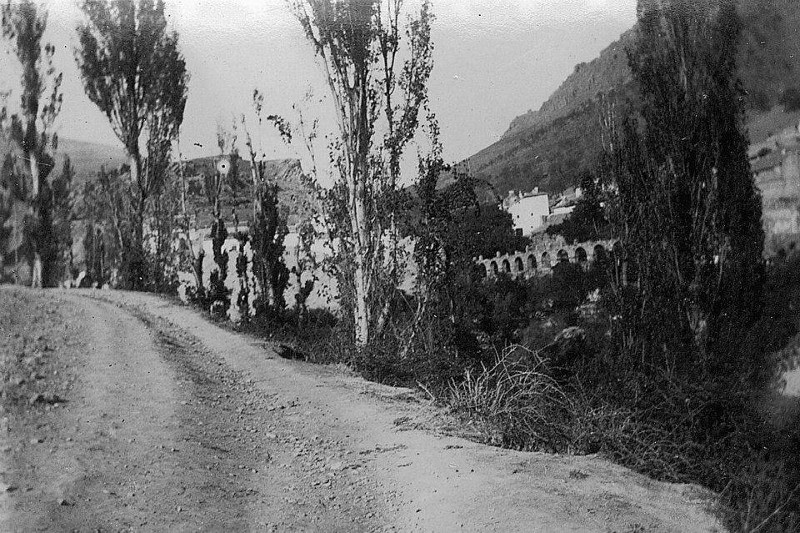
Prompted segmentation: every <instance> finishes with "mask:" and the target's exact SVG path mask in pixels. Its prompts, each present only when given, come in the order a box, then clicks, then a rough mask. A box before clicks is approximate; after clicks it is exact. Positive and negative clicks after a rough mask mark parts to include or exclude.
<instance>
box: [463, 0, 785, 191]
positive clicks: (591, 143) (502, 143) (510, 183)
mask: <svg viewBox="0 0 800 533" xmlns="http://www.w3.org/2000/svg"><path fill="white" fill-rule="evenodd" d="M739 11H740V17H741V21H742V35H741V41H740V47H739V56H738V58H737V62H738V65H739V76H740V78H741V80H742V85H743V88H744V90H745V93H746V94H745V99H746V104H747V107H748V109H749V112H748V113H749V116H748V118H749V122H750V124H755V123H759V124H760V123H761V122H763V120H762V117H763V116H769V117H773V118H771V119H770V120H777V121H778V122H780V121H782V120H783V118H782V117H781V116H779V115H781V112H779V113H777V114H776V113H775V110H774V109H773V108H775V107H776V106H779V105H780V104H781V98H782V95H783V94H784V92H785V91H786V90H787V89H791V88H797V89H800V2H797V1H796V0H743V1H741V2H739ZM634 32H635V28H632V29H631V30H628V31H627V32H625V33H624V34H623V35H622V36H621V37H620V39H618V40H617V41H615V42H613V43H611V45H609V46H608V47H607V48H606V49H605V50H603V51H602V52H601V53H600V56H599V57H597V58H595V59H594V60H592V61H590V62H588V63H581V64H579V65H577V66H576V67H575V70H574V71H573V73H572V74H571V75H570V76H569V77H567V79H566V80H564V82H563V83H562V84H561V86H560V87H559V88H558V89H557V90H556V91H555V92H554V93H553V94H552V95H551V96H550V98H549V99H548V100H547V101H546V102H544V103H543V104H542V105H541V107H540V108H539V110H538V111H530V112H528V113H525V114H524V115H520V116H518V117H517V118H515V119H514V120H513V121H512V122H511V124H510V126H509V128H508V130H507V131H506V132H505V134H503V136H502V137H501V138H500V139H499V140H498V141H497V142H495V143H494V144H492V145H490V146H488V147H486V148H484V149H483V150H481V151H480V152H478V153H476V154H475V155H473V156H471V157H469V158H468V161H469V167H470V169H471V171H472V172H473V173H474V174H475V175H476V176H478V177H480V178H483V179H486V180H487V181H489V182H490V183H491V184H492V185H493V186H494V187H495V188H496V190H497V192H498V193H499V194H500V195H504V194H505V193H506V192H507V191H509V190H512V189H521V190H530V189H532V188H533V187H535V186H538V187H539V188H540V189H542V190H544V191H548V192H557V191H560V190H562V189H564V188H566V187H568V186H570V185H575V184H576V183H577V182H578V181H579V177H580V174H581V173H582V172H584V171H585V170H587V169H589V168H591V167H592V165H593V162H594V160H595V158H596V156H597V154H598V153H599V150H600V148H601V146H600V143H599V137H600V128H599V111H600V106H599V105H598V104H599V101H600V97H601V95H609V96H611V97H613V98H618V99H621V100H624V99H626V98H628V97H630V96H633V95H634V94H635V89H634V87H633V83H632V81H631V75H630V70H629V69H628V64H627V52H626V47H627V46H628V45H630V44H631V43H632V40H633V38H634ZM770 109H773V112H772V113H770V114H768V115H766V113H767V112H768V111H769V110H770ZM781 109H782V108H781ZM775 117H777V118H775ZM780 126H781V124H777V123H776V124H775V127H780ZM759 127H761V126H759Z"/></svg>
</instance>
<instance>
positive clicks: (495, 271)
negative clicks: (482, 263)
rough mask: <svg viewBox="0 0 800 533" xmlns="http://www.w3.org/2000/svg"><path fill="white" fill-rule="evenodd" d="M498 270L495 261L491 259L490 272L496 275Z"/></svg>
mask: <svg viewBox="0 0 800 533" xmlns="http://www.w3.org/2000/svg"><path fill="white" fill-rule="evenodd" d="M499 271H500V270H499V269H498V268H497V261H492V272H494V275H495V276H496V275H497V273H498V272H499Z"/></svg>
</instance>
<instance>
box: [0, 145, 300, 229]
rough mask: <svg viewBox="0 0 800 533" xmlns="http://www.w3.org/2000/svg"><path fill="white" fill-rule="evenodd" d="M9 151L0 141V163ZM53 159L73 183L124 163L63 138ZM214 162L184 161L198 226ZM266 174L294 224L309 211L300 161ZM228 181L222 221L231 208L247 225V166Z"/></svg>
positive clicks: (111, 153) (111, 151) (117, 151)
mask: <svg viewBox="0 0 800 533" xmlns="http://www.w3.org/2000/svg"><path fill="white" fill-rule="evenodd" d="M9 150H10V145H9V143H8V141H7V140H5V139H2V138H0V161H2V160H3V159H4V158H5V154H6V153H7V152H8V151H9ZM55 156H56V166H55V169H54V172H57V173H58V172H61V169H62V167H63V165H64V159H65V158H66V157H67V156H69V158H70V162H71V164H72V165H73V167H75V182H76V183H78V184H80V183H84V182H86V181H88V180H91V179H93V178H94V177H95V176H96V175H97V173H98V172H99V171H100V169H101V168H102V167H105V168H106V169H116V168H119V167H120V166H121V165H123V164H127V162H128V158H127V157H126V155H125V152H124V150H122V149H121V148H115V147H113V146H107V145H104V144H96V143H89V142H84V141H76V140H73V139H66V138H61V139H59V141H58V149H57V150H56V152H55ZM217 160H218V157H201V158H197V159H192V160H189V161H186V166H185V173H186V177H187V184H188V190H189V197H188V199H189V203H190V210H191V211H192V212H193V213H195V212H196V214H197V216H198V224H199V226H200V227H207V226H209V225H210V223H211V206H210V205H209V203H208V199H207V198H206V195H205V192H204V191H203V178H202V175H203V174H209V173H213V172H214V171H215V166H216V162H217ZM266 175H267V177H268V178H269V179H271V180H275V181H276V182H277V183H278V185H279V187H280V192H279V193H278V198H279V202H280V204H281V208H282V209H283V210H284V214H285V215H287V217H288V219H289V224H296V223H297V222H299V221H300V219H301V218H302V217H303V216H304V215H305V214H307V213H308V211H309V208H308V202H309V196H308V193H307V190H306V188H305V186H304V185H303V183H302V175H303V172H302V168H301V167H300V162H299V161H298V160H296V159H276V160H270V161H267V162H266ZM231 178H232V179H229V180H228V181H227V182H226V184H225V187H224V191H223V197H222V204H223V215H224V216H225V219H226V221H228V222H229V223H231V224H232V223H233V220H232V214H231V209H235V211H236V214H237V216H238V217H239V221H240V222H241V223H248V222H249V221H250V219H251V218H252V202H253V200H252V179H251V178H250V163H249V162H248V161H246V160H242V159H240V160H239V172H238V176H236V178H235V179H233V176H231Z"/></svg>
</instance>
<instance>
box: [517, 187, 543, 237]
mask: <svg viewBox="0 0 800 533" xmlns="http://www.w3.org/2000/svg"><path fill="white" fill-rule="evenodd" d="M508 212H509V213H511V216H512V218H513V220H514V229H521V230H522V234H523V235H525V236H528V235H531V234H532V233H533V232H534V231H535V230H537V229H538V228H541V227H542V226H543V225H544V221H545V218H546V217H547V215H549V214H550V204H549V203H548V198H547V195H546V194H537V195H535V196H527V197H525V198H521V199H519V200H517V201H516V202H514V203H512V204H511V205H509V206H508Z"/></svg>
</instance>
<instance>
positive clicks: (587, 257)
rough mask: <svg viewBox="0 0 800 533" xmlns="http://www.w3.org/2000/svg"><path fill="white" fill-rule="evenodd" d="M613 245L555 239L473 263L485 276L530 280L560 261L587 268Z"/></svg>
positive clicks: (482, 258) (606, 242)
mask: <svg viewBox="0 0 800 533" xmlns="http://www.w3.org/2000/svg"><path fill="white" fill-rule="evenodd" d="M615 244H616V241H613V240H608V241H595V242H581V243H575V244H569V245H568V244H566V242H565V241H564V239H563V238H561V237H558V238H554V239H548V240H542V241H540V242H537V243H535V244H532V245H530V246H528V247H526V248H525V250H524V251H520V252H513V253H509V254H503V255H501V254H500V252H497V254H496V255H495V256H494V257H489V258H485V257H483V256H480V257H478V258H477V259H475V262H476V263H478V264H479V265H483V268H484V269H485V274H486V275H487V276H488V277H496V276H497V275H498V274H500V273H505V274H506V275H509V276H511V277H512V278H518V277H524V278H530V277H533V276H538V275H543V274H549V273H550V272H551V271H552V268H553V267H554V266H555V265H556V264H558V263H560V262H569V263H576V264H580V265H582V266H584V267H588V265H589V263H592V262H593V261H594V260H595V259H597V258H598V257H600V256H601V255H605V254H609V253H610V252H611V251H612V250H613V249H614V246H615ZM606 256H607V255H606Z"/></svg>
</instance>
